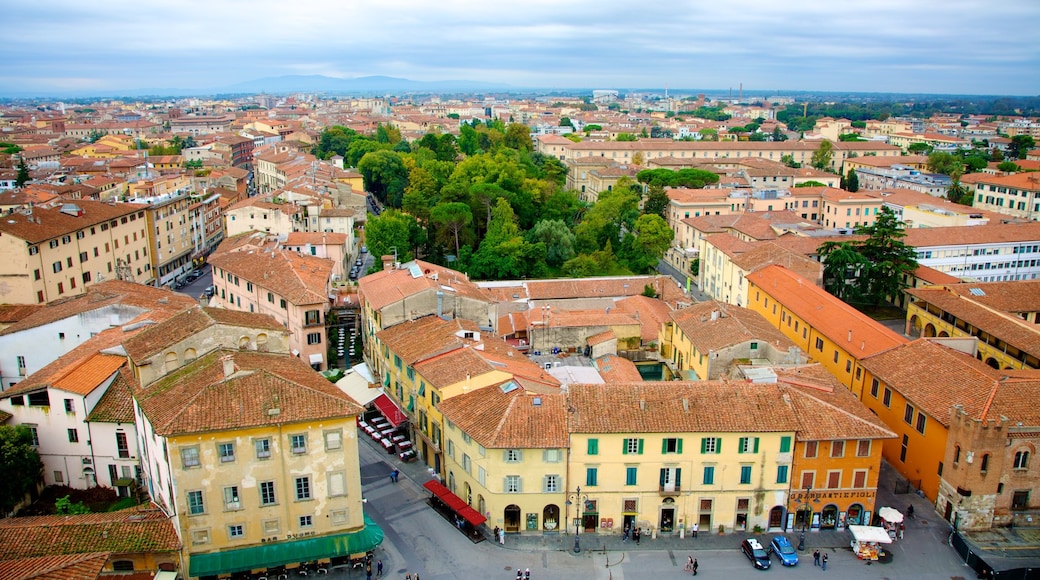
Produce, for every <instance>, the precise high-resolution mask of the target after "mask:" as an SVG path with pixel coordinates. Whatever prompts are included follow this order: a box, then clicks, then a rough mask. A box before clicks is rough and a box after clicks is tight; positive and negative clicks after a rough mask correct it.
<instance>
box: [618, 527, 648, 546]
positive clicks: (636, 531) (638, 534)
mask: <svg viewBox="0 0 1040 580" xmlns="http://www.w3.org/2000/svg"><path fill="white" fill-rule="evenodd" d="M629 534H631V535H632V539H633V540H635V541H636V544H638V543H639V539H640V538H642V537H643V531H642V529H641V528H640V527H639V526H636V527H635V528H632V527H631V526H629V525H628V524H625V532H624V534H623V535H622V536H621V541H622V542H627V541H628V536H629Z"/></svg>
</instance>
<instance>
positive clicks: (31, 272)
mask: <svg viewBox="0 0 1040 580" xmlns="http://www.w3.org/2000/svg"><path fill="white" fill-rule="evenodd" d="M146 214H147V206H145V205H141V204H129V203H119V204H116V203H104V202H99V201H88V200H77V201H76V203H60V204H52V205H48V206H46V207H45V206H36V207H34V208H32V209H31V210H24V211H21V212H15V213H11V214H8V215H6V216H4V217H3V219H2V220H0V255H3V256H4V257H5V259H4V260H3V261H2V263H0V301H2V302H6V303H10V304H43V303H46V302H50V301H52V300H57V299H58V298H64V297H68V296H75V295H77V294H82V293H83V291H84V289H85V288H86V286H88V285H90V284H94V283H96V282H98V281H100V280H112V279H117V278H118V279H124V280H131V281H135V282H139V283H142V284H150V283H152V282H153V281H154V278H155V276H154V270H153V268H152V264H151V249H150V247H149V243H148V231H149V225H148V219H147V218H146Z"/></svg>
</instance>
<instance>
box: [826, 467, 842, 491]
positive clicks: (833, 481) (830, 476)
mask: <svg viewBox="0 0 1040 580" xmlns="http://www.w3.org/2000/svg"><path fill="white" fill-rule="evenodd" d="M840 487H841V472H840V471H828V472H827V489H838V488H840Z"/></svg>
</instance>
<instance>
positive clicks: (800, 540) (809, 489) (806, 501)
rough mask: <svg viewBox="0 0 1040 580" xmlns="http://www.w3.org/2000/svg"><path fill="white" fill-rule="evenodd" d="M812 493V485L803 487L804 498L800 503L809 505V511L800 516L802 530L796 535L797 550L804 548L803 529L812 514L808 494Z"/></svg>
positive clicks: (807, 525)
mask: <svg viewBox="0 0 1040 580" xmlns="http://www.w3.org/2000/svg"><path fill="white" fill-rule="evenodd" d="M810 493H812V486H806V488H805V499H803V500H802V505H807V506H809V513H808V514H806V515H805V517H804V518H802V532H801V534H799V535H798V551H799V552H801V551H804V550H805V530H806V528H807V527H809V517H810V516H811V515H812V503H811V502H810V500H809V494H810Z"/></svg>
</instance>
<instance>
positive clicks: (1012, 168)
mask: <svg viewBox="0 0 1040 580" xmlns="http://www.w3.org/2000/svg"><path fill="white" fill-rule="evenodd" d="M997 169H998V170H1000V171H1003V172H1004V173H1016V172H1018V171H1019V170H1020V169H1021V168H1020V167H1019V166H1018V164H1017V163H1015V162H1014V161H1002V162H1000V163H998V164H997Z"/></svg>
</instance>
